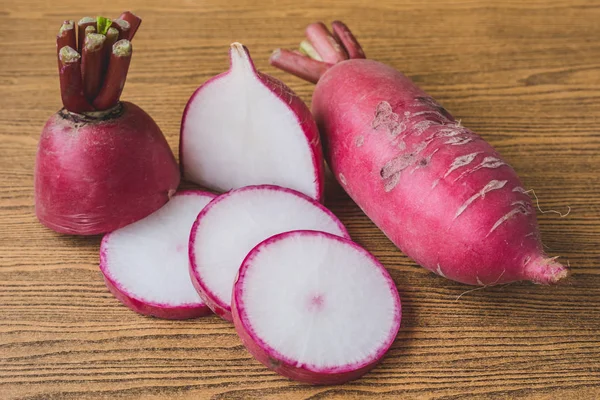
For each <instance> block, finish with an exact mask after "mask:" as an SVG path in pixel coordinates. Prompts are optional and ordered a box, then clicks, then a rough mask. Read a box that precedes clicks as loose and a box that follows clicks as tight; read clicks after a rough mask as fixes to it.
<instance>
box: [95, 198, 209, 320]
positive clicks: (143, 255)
mask: <svg viewBox="0 0 600 400" xmlns="http://www.w3.org/2000/svg"><path fill="white" fill-rule="evenodd" d="M214 198H215V195H214V194H212V193H206V192H201V191H197V190H194V191H192V190H190V191H184V192H180V193H177V194H176V195H175V196H173V197H172V198H171V200H169V202H168V203H167V204H166V205H164V206H163V207H162V208H160V209H159V210H158V211H156V212H154V213H153V214H151V215H149V216H148V217H146V218H144V219H142V220H139V221H137V222H135V223H133V224H131V225H128V226H126V227H124V228H121V229H118V230H116V231H114V232H112V233H109V234H107V235H105V236H104V238H103V239H102V244H101V246H100V270H101V271H102V273H103V274H104V280H105V282H106V285H107V287H108V288H109V290H110V291H111V292H112V293H113V294H114V295H115V297H116V298H117V299H119V300H120V301H121V302H122V303H123V304H125V305H126V306H127V307H129V308H131V309H132V310H134V311H136V312H138V313H141V314H144V315H151V316H155V317H159V318H166V319H186V318H194V317H199V316H202V315H207V314H209V313H210V309H209V308H208V307H207V306H206V304H205V303H204V302H203V301H202V299H201V298H200V297H199V296H198V293H197V292H196V290H195V289H194V286H193V285H192V282H191V280H190V276H189V265H188V264H189V257H188V253H187V251H188V240H189V235H190V229H191V227H192V225H193V223H194V221H195V219H196V217H197V216H198V213H199V212H200V211H201V210H202V209H203V208H204V207H205V206H206V205H207V204H208V203H209V202H210V201H212V199H214Z"/></svg>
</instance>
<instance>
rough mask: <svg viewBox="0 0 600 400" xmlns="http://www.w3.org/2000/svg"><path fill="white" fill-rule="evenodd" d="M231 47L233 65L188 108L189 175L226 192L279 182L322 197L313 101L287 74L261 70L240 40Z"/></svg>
mask: <svg viewBox="0 0 600 400" xmlns="http://www.w3.org/2000/svg"><path fill="white" fill-rule="evenodd" d="M229 54H230V62H231V68H230V70H229V71H227V72H224V73H222V74H220V75H217V76H216V77H214V78H212V79H210V80H209V81H207V82H206V83H204V84H203V85H202V86H200V87H199V88H198V90H196V92H194V94H193V95H192V97H191V98H190V100H189V101H188V103H187V106H186V108H185V111H184V113H183V119H182V122H181V138H180V144H179V146H180V147H179V158H180V163H181V168H182V172H183V175H184V177H185V178H186V179H188V180H190V181H192V182H195V183H197V184H199V185H201V186H204V187H208V188H211V189H215V190H218V191H223V192H224V191H227V190H230V189H235V188H240V187H243V186H247V185H257V184H273V185H279V186H284V187H289V188H292V189H295V190H297V191H300V192H302V193H304V194H306V195H307V196H309V197H311V198H313V199H316V200H321V199H322V196H323V183H324V177H323V171H324V170H323V168H324V165H323V154H322V150H321V144H320V141H319V133H318V130H317V126H316V124H315V122H314V119H313V117H312V115H311V113H310V111H309V109H308V107H307V106H306V104H304V103H303V102H302V100H301V99H300V98H299V97H298V96H297V95H296V94H295V93H294V92H293V91H292V90H291V89H290V88H288V87H287V86H286V85H285V84H284V83H283V82H281V81H279V80H277V79H275V78H273V77H270V76H268V75H265V74H263V73H260V72H258V71H257V70H256V68H255V67H254V64H253V62H252V59H251V58H250V55H249V53H248V50H247V49H246V48H245V47H244V46H242V45H241V44H240V43H233V44H232V45H231V49H230V52H229Z"/></svg>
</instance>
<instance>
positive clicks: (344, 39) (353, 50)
mask: <svg viewBox="0 0 600 400" xmlns="http://www.w3.org/2000/svg"><path fill="white" fill-rule="evenodd" d="M331 27H332V29H333V35H334V36H335V38H336V39H337V40H338V41H339V42H341V43H342V45H343V46H344V48H345V49H346V52H348V55H349V56H350V58H367V57H366V56H365V52H364V51H363V49H362V47H361V46H360V44H359V43H358V40H356V38H355V37H354V35H353V34H352V31H350V29H349V28H348V27H347V26H346V24H344V23H343V22H342V21H333V22H332V23H331Z"/></svg>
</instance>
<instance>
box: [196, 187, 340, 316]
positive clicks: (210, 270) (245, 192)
mask: <svg viewBox="0 0 600 400" xmlns="http://www.w3.org/2000/svg"><path fill="white" fill-rule="evenodd" d="M297 229H313V230H318V231H325V232H329V233H332V234H335V235H339V236H343V237H346V238H348V237H349V236H348V232H346V228H344V226H343V225H342V223H341V222H340V221H339V220H338V219H337V218H336V217H335V216H334V215H333V214H332V213H331V212H330V211H329V210H327V209H326V208H325V207H323V206H322V205H321V204H319V203H317V202H316V201H314V200H312V199H310V198H309V197H307V196H305V195H303V194H302V193H299V192H297V191H294V190H291V189H287V188H282V187H279V186H272V185H259V186H247V187H244V188H241V189H236V190H232V191H230V192H229V193H226V194H224V195H221V196H219V197H218V198H216V199H215V200H214V201H212V202H211V203H210V204H209V205H208V206H207V207H206V208H204V210H202V212H201V213H200V214H199V215H198V218H197V219H196V222H195V223H194V226H193V227H192V231H191V235H190V243H189V256H190V275H191V277H192V283H193V284H194V286H195V287H196V289H197V290H198V293H200V297H202V299H203V300H204V302H205V303H206V304H207V305H208V306H209V307H210V308H211V310H213V311H214V312H215V314H217V315H220V316H221V317H223V318H224V319H226V320H228V321H231V288H232V286H233V281H234V279H235V275H236V273H237V271H238V269H239V267H240V265H241V263H242V261H243V260H244V257H246V255H247V254H248V252H249V251H250V250H252V248H253V247H254V246H255V245H256V244H258V243H260V242H261V241H263V240H264V239H266V238H268V237H271V236H273V235H274V234H276V233H281V232H287V231H292V230H297Z"/></svg>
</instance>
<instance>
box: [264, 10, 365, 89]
mask: <svg viewBox="0 0 600 400" xmlns="http://www.w3.org/2000/svg"><path fill="white" fill-rule="evenodd" d="M331 28H332V31H333V33H331V32H329V29H327V26H326V25H325V24H324V23H322V22H315V23H313V24H310V25H308V26H307V27H306V39H305V40H303V41H302V42H301V43H300V49H299V51H296V50H294V51H290V50H285V49H277V50H275V51H274V52H273V54H272V55H271V58H270V62H271V65H273V66H274V67H277V68H279V69H281V70H283V71H286V72H289V73H290V74H292V75H296V76H297V77H299V78H301V79H304V80H307V81H309V82H312V83H317V82H318V81H319V78H320V77H321V76H322V75H323V74H324V73H325V72H326V71H327V70H328V69H329V68H331V67H332V66H333V65H334V64H336V63H338V62H341V61H344V60H348V59H351V58H366V57H365V53H364V51H363V49H362V47H361V46H360V44H359V43H358V41H357V40H356V38H355V37H354V35H353V34H352V32H351V31H350V29H348V27H347V26H346V25H345V24H344V23H343V22H341V21H333V23H332V24H331Z"/></svg>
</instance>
